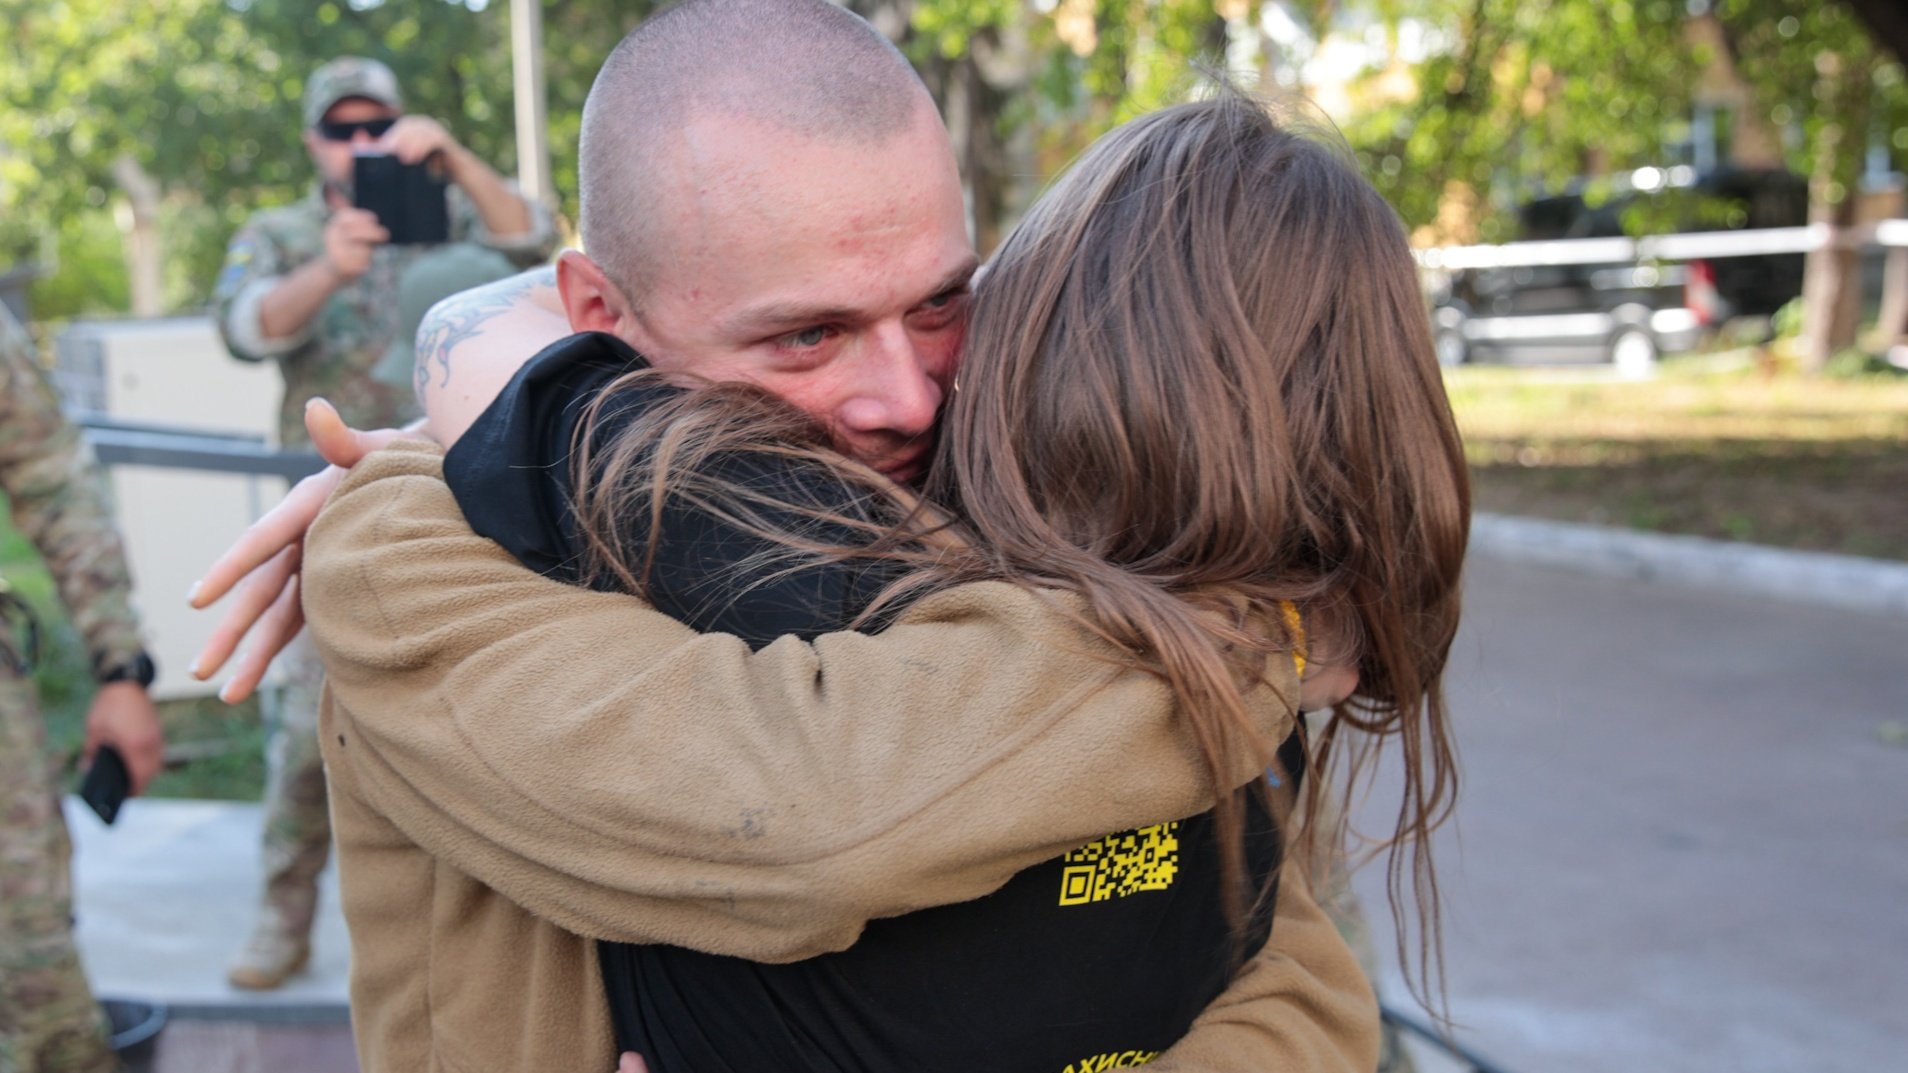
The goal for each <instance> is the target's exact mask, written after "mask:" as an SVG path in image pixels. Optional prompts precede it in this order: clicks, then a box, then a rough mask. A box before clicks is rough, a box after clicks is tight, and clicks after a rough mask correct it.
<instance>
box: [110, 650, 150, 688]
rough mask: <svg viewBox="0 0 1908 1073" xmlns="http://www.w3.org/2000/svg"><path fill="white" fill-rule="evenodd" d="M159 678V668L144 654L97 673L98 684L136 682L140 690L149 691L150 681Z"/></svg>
mask: <svg viewBox="0 0 1908 1073" xmlns="http://www.w3.org/2000/svg"><path fill="white" fill-rule="evenodd" d="M157 677H159V668H158V667H157V666H155V665H154V664H153V662H152V657H151V656H149V655H147V654H146V653H144V652H141V653H139V654H138V655H137V656H134V657H133V658H131V659H129V660H124V661H122V662H119V663H115V664H113V665H112V666H111V667H108V668H106V669H105V670H103V671H101V672H99V684H100V685H103V686H105V685H111V684H113V683H114V682H137V683H139V688H141V689H151V688H152V680H153V679H155V678H157Z"/></svg>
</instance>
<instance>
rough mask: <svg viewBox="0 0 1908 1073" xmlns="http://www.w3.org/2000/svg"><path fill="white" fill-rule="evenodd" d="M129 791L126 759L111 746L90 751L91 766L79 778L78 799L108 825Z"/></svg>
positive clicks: (129, 775)
mask: <svg viewBox="0 0 1908 1073" xmlns="http://www.w3.org/2000/svg"><path fill="white" fill-rule="evenodd" d="M130 793H132V775H131V773H129V772H128V771H127V770H126V758H125V757H123V756H120V755H119V750H118V749H115V748H113V747H112V746H110V745H102V746H100V747H99V749H98V750H97V751H95V752H94V753H93V766H92V767H90V768H87V769H86V777H85V778H84V779H82V780H81V781H80V790H79V795H80V800H82V801H84V802H86V803H87V804H88V805H90V806H92V809H93V811H94V812H95V813H97V814H98V815H99V819H100V822H102V823H104V824H106V825H107V826H109V827H110V826H112V822H113V821H114V820H116V819H118V818H119V806H121V805H123V804H125V803H126V797H127V795H128V794H130Z"/></svg>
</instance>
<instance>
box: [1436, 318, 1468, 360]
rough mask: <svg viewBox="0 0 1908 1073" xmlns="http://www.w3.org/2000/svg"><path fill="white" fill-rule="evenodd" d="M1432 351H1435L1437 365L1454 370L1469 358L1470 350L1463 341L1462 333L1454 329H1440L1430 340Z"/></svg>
mask: <svg viewBox="0 0 1908 1073" xmlns="http://www.w3.org/2000/svg"><path fill="white" fill-rule="evenodd" d="M1431 346H1432V349H1433V350H1436V351H1437V354H1438V364H1439V365H1442V366H1444V367H1445V368H1447V369H1455V368H1457V367H1458V366H1460V365H1462V364H1464V363H1465V361H1466V360H1468V359H1469V358H1470V356H1471V348H1470V346H1469V345H1468V344H1466V343H1465V341H1464V333H1463V332H1461V331H1458V330H1457V329H1456V328H1440V329H1439V330H1438V333H1437V334H1436V335H1434V336H1433V337H1432V339H1431Z"/></svg>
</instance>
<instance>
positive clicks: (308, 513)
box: [186, 399, 421, 704]
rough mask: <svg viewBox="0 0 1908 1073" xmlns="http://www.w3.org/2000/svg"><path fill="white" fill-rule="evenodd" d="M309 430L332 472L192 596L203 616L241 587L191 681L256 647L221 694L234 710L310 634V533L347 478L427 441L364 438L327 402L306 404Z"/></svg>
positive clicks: (298, 494) (255, 526)
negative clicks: (400, 445)
mask: <svg viewBox="0 0 1908 1073" xmlns="http://www.w3.org/2000/svg"><path fill="white" fill-rule="evenodd" d="M305 430H306V431H307V432H309V433H310V434H311V442H312V446H313V447H315V448H317V450H318V454H319V455H320V456H321V457H322V458H324V460H325V461H326V462H329V463H331V465H329V466H327V467H326V468H325V469H323V470H320V471H319V472H317V473H314V474H312V475H311V476H309V477H306V478H305V479H304V480H302V481H299V482H298V483H297V484H295V485H293V486H292V490H291V491H290V492H289V493H287V494H286V496H285V498H284V499H283V500H282V501H281V502H280V503H279V504H278V506H276V507H273V508H272V509H271V510H270V511H269V512H267V513H266V514H265V516H264V517H262V518H260V519H259V520H258V521H256V522H253V523H252V524H251V525H250V526H248V527H247V528H246V530H245V532H243V533H241V534H239V538H238V540H236V541H234V542H233V544H232V546H231V547H230V548H228V549H226V552H225V554H224V555H221V556H219V558H218V559H217V561H215V562H213V564H212V566H211V569H209V570H207V571H206V573H205V577H204V578H202V579H201V580H200V581H199V582H198V583H197V584H195V585H194V586H192V591H191V592H190V593H188V594H187V596H186V599H187V601H188V602H190V603H191V605H192V606H193V607H194V608H198V609H201V610H202V609H204V608H206V607H209V606H211V605H212V604H213V603H216V602H217V601H218V600H219V598H220V597H222V596H224V595H225V594H226V593H228V592H230V591H232V589H233V587H234V586H238V591H239V597H238V600H237V601H236V602H235V603H233V604H232V606H231V607H229V608H227V609H226V612H225V617H224V618H222V619H220V620H219V624H218V626H217V627H216V628H214V629H213V631H212V636H211V637H209V638H207V639H206V642H205V647H203V648H201V649H200V650H199V654H198V656H197V657H195V658H194V659H193V661H192V666H191V668H190V671H191V674H192V677H194V678H197V679H199V680H200V681H204V680H205V679H207V678H210V677H212V676H213V675H214V674H217V673H218V672H219V669H220V668H222V667H224V666H225V663H226V661H227V660H229V659H231V658H232V653H233V652H235V651H237V650H238V647H239V644H240V643H241V642H244V641H246V640H247V639H248V638H249V640H250V642H251V643H250V644H249V645H248V646H247V647H246V650H245V654H244V656H242V657H241V658H240V659H239V663H238V666H237V668H236V669H235V670H234V671H233V673H232V677H231V679H230V680H228V681H227V682H226V683H225V685H224V686H223V687H221V688H220V689H219V699H220V700H223V701H225V702H226V703H227V704H237V703H238V702H239V701H241V700H244V699H245V698H246V697H248V696H251V694H252V691H253V690H254V689H257V688H258V683H259V682H260V681H262V680H263V679H264V677H265V671H266V670H267V669H268V668H269V667H270V666H271V664H272V659H273V658H274V657H276V656H277V655H278V654H279V653H280V652H281V651H283V650H284V648H285V646H286V645H288V644H290V643H291V641H292V638H294V637H296V636H298V631H300V630H301V629H303V628H304V625H305V612H304V609H303V608H302V607H301V606H300V604H299V602H298V569H299V565H300V563H301V561H302V559H303V556H304V550H305V532H306V531H307V530H309V529H310V528H311V523H312V521H313V520H314V519H316V518H317V517H318V511H319V509H320V508H321V507H323V506H324V505H325V500H327V499H329V498H331V493H332V492H333V491H334V490H336V489H337V487H338V485H339V483H340V482H342V481H343V480H344V475H345V471H346V470H348V469H350V468H351V467H352V466H355V465H357V464H358V462H359V460H361V459H363V458H364V456H365V455H368V454H370V453H371V452H372V451H375V450H377V449H378V448H380V447H383V446H384V445H385V444H387V443H390V442H391V441H392V440H395V439H398V438H399V437H401V436H404V435H407V434H412V435H418V434H421V433H420V432H419V431H418V429H417V428H416V427H413V428H412V429H408V430H406V429H391V428H387V429H378V430H376V431H373V432H360V431H358V430H357V429H354V428H352V427H351V426H349V425H347V424H345V423H344V419H343V418H341V417H339V416H338V411H337V410H336V409H334V408H333V407H332V405H331V404H330V403H328V402H326V401H325V400H323V399H313V400H311V401H310V402H308V403H306V404H305Z"/></svg>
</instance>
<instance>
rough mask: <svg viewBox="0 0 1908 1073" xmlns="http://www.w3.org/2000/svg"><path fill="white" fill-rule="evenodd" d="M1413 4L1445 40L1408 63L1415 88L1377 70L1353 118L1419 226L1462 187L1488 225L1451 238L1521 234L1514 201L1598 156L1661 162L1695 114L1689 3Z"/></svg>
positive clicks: (1380, 182) (1352, 126)
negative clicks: (1671, 131) (1395, 85)
mask: <svg viewBox="0 0 1908 1073" xmlns="http://www.w3.org/2000/svg"><path fill="white" fill-rule="evenodd" d="M1382 6H1383V5H1379V6H1378V7H1380V8H1382ZM1379 13H1382V12H1379ZM1411 15H1412V18H1414V19H1416V20H1418V25H1420V26H1422V27H1424V28H1425V29H1426V30H1427V31H1428V32H1429V33H1431V34H1432V35H1433V37H1434V41H1435V46H1436V47H1429V48H1427V50H1426V55H1425V56H1424V58H1423V59H1422V60H1421V61H1420V62H1417V63H1415V64H1410V65H1406V66H1405V69H1404V73H1405V74H1407V75H1408V78H1409V80H1410V82H1411V84H1413V85H1414V86H1415V90H1416V91H1415V93H1412V94H1410V95H1399V94H1397V93H1395V92H1393V93H1386V92H1385V83H1386V80H1387V79H1389V80H1390V81H1391V82H1395V81H1396V75H1397V72H1395V71H1380V70H1374V71H1372V72H1370V73H1369V75H1368V77H1367V79H1366V85H1365V87H1364V93H1365V102H1366V104H1365V107H1364V108H1363V109H1361V113H1360V114H1359V115H1358V116H1357V117H1356V118H1354V119H1353V120H1351V121H1350V122H1348V123H1347V124H1346V126H1345V128H1344V132H1345V135H1346V137H1347V139H1348V140H1350V142H1351V143H1352V145H1353V147H1354V148H1355V149H1356V151H1357V152H1358V155H1359V159H1360V161H1361V162H1362V163H1363V164H1364V166H1365V170H1366V174H1367V175H1369V176H1370V177H1371V179H1372V181H1373V182H1374V183H1375V184H1377V186H1378V187H1379V189H1380V190H1382V191H1383V192H1384V193H1385V195H1386V196H1387V197H1388V198H1389V199H1390V200H1391V202H1392V204H1393V205H1394V206H1396V207H1397V209H1398V211H1399V213H1400V214H1401V215H1402V216H1403V217H1404V219H1405V221H1406V223H1407V224H1408V225H1409V226H1411V227H1413V228H1417V227H1423V226H1426V225H1433V224H1435V223H1436V222H1437V221H1438V219H1439V209H1440V207H1441V206H1443V205H1444V204H1445V203H1446V200H1447V199H1448V198H1452V197H1454V196H1461V193H1460V192H1468V194H1469V196H1471V197H1473V198H1476V199H1477V200H1478V201H1479V202H1480V204H1479V206H1478V208H1480V209H1482V210H1484V211H1482V212H1480V213H1477V214H1475V217H1474V218H1475V222H1476V223H1477V224H1478V225H1479V227H1480V228H1481V230H1480V231H1479V233H1478V234H1476V235H1458V236H1452V235H1439V236H1437V237H1439V238H1446V239H1449V238H1461V239H1466V240H1468V239H1473V238H1475V239H1478V240H1482V241H1497V240H1503V239H1507V238H1510V237H1512V233H1513V231H1514V227H1515V220H1514V218H1513V217H1512V216H1511V214H1509V213H1508V212H1505V211H1503V210H1505V209H1507V208H1509V207H1510V206H1511V205H1513V204H1514V203H1515V202H1516V201H1518V200H1520V199H1521V198H1522V197H1524V196H1528V195H1529V194H1531V193H1534V192H1536V191H1537V190H1540V189H1558V188H1561V187H1562V186H1563V185H1564V184H1565V183H1566V182H1567V181H1569V180H1570V179H1572V178H1574V177H1576V176H1580V175H1583V174H1585V172H1586V171H1588V170H1594V168H1592V167H1591V165H1593V164H1594V163H1597V162H1599V161H1601V162H1603V163H1605V164H1607V165H1610V166H1617V167H1623V166H1637V165H1642V164H1652V163H1659V162H1661V154H1662V148H1663V143H1664V139H1665V133H1666V130H1667V128H1669V127H1671V126H1673V125H1674V124H1677V123H1682V122H1685V121H1686V117H1687V116H1688V114H1689V109H1690V87H1691V85H1692V84H1693V83H1694V81H1695V79H1694V72H1695V71H1696V70H1697V69H1698V66H1699V57H1698V55H1697V51H1696V49H1695V48H1694V47H1693V46H1692V45H1691V44H1690V42H1689V39H1688V35H1687V33H1686V26H1685V23H1686V18H1685V15H1684V10H1683V5H1682V4H1680V3H1678V4H1672V3H1669V2H1668V0H1614V2H1609V3H1605V2H1601V0H1535V2H1532V0H1431V2H1428V3H1424V4H1418V5H1413V6H1412V11H1411ZM1388 21H1389V22H1390V24H1391V26H1392V31H1391V32H1392V33H1393V34H1394V35H1396V34H1397V33H1398V32H1399V27H1400V26H1401V22H1400V20H1399V19H1398V17H1397V13H1396V12H1393V13H1391V14H1390V15H1389V16H1388ZM1590 196H1591V197H1593V198H1594V197H1595V196H1596V192H1595V191H1591V192H1590ZM1492 209H1495V210H1497V211H1491V210H1492ZM1468 215H1469V214H1467V216H1468Z"/></svg>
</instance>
